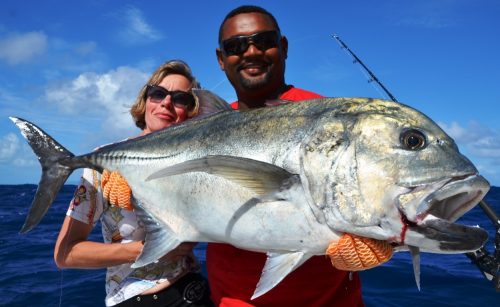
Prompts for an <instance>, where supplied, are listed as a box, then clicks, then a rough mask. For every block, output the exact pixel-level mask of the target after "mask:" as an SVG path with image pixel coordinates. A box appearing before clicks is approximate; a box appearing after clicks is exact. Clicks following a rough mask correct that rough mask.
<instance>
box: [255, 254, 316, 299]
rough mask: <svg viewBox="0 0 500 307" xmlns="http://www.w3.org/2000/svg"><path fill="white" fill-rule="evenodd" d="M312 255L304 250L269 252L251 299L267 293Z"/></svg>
mask: <svg viewBox="0 0 500 307" xmlns="http://www.w3.org/2000/svg"><path fill="white" fill-rule="evenodd" d="M311 257H312V255H310V254H304V253H303V252H295V253H276V252H274V253H271V252H269V253H267V260H266V264H265V265H264V268H263V269H262V274H261V276H260V280H259V282H258V283H257V287H256V288H255V292H254V293H253V295H252V298H251V299H252V300H253V299H255V298H257V297H259V296H261V295H263V294H265V293H267V292H268V291H269V290H271V289H272V288H274V287H275V286H276V285H277V284H279V283H280V282H281V281H282V280H283V279H284V278H285V277H286V276H287V275H288V274H290V273H291V272H292V271H293V270H295V269H296V268H298V267H299V266H300V265H302V264H303V263H304V262H305V261H306V260H307V259H309V258H311Z"/></svg>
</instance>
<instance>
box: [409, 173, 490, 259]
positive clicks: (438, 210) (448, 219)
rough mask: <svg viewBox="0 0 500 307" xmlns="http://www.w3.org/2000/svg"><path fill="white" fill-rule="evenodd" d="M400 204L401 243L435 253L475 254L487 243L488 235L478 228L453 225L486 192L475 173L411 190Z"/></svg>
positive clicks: (482, 179)
mask: <svg viewBox="0 0 500 307" xmlns="http://www.w3.org/2000/svg"><path fill="white" fill-rule="evenodd" d="M410 190H412V191H411V192H409V193H407V195H412V197H408V196H407V197H403V198H402V199H410V201H409V202H407V203H403V204H400V206H399V212H400V215H401V222H402V224H403V227H402V231H401V238H400V244H402V245H409V246H415V247H419V248H420V249H421V250H423V251H427V252H436V253H465V252H471V251H475V250H477V249H479V248H481V246H483V244H484V243H485V242H486V240H487V239H488V233H487V232H486V231H485V230H483V229H481V228H479V227H477V226H465V225H460V224H456V223H454V222H455V221H456V220H457V219H458V218H460V217H461V216H462V215H464V214H465V213H466V212H467V211H469V210H470V209H472V208H473V207H474V206H475V205H477V203H479V201H481V199H482V198H483V197H484V195H485V194H486V193H487V192H488V190H489V183H488V182H487V181H486V180H485V179H484V178H483V177H482V176H479V175H477V174H473V175H465V176H460V177H454V178H451V179H445V180H442V181H439V182H435V183H433V184H431V185H427V186H425V187H422V186H419V187H413V188H410Z"/></svg>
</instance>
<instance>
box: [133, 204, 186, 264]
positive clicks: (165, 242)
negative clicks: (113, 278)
mask: <svg viewBox="0 0 500 307" xmlns="http://www.w3.org/2000/svg"><path fill="white" fill-rule="evenodd" d="M132 197H133V196H132ZM133 201H134V210H135V212H136V215H137V218H138V219H139V220H140V221H141V222H142V223H143V225H144V228H145V231H146V238H145V239H144V247H143V248H142V252H141V254H140V255H139V257H137V259H136V260H135V262H134V263H133V264H132V265H131V267H132V268H139V267H142V266H145V265H147V264H150V263H153V262H155V261H157V260H158V259H160V258H161V257H163V256H164V255H166V254H168V253H169V252H170V251H172V250H173V249H174V248H176V247H177V246H178V245H179V244H181V242H182V241H181V240H179V238H178V236H177V234H176V233H175V232H173V231H172V230H171V229H170V227H168V226H167V225H166V224H165V223H163V222H161V221H160V220H158V219H157V218H155V217H154V216H153V215H151V214H149V213H147V212H146V211H145V210H144V209H143V208H142V206H141V204H140V202H139V201H137V199H135V198H134V199H133Z"/></svg>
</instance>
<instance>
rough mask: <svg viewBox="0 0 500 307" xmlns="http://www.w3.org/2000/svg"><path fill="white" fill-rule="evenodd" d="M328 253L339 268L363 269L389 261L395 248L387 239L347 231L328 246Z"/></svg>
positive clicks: (344, 269) (348, 269) (346, 269)
mask: <svg viewBox="0 0 500 307" xmlns="http://www.w3.org/2000/svg"><path fill="white" fill-rule="evenodd" d="M326 254H327V255H328V256H329V257H330V260H331V261H332V265H333V266H334V267H335V268H337V269H339V270H343V271H362V270H367V269H371V268H373V267H376V266H378V265H381V264H382V263H385V262H387V261H389V259H391V257H392V254H393V249H392V246H391V245H390V244H389V243H387V242H386V241H380V240H375V239H371V238H364V237H358V236H356V235H351V234H348V233H346V234H344V235H343V236H342V237H340V239H339V241H338V242H335V243H332V244H330V246H328V248H327V250H326Z"/></svg>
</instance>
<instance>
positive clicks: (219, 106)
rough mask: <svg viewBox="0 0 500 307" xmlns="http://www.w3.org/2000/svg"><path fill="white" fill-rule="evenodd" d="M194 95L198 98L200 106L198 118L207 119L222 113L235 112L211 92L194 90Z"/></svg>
mask: <svg viewBox="0 0 500 307" xmlns="http://www.w3.org/2000/svg"><path fill="white" fill-rule="evenodd" d="M193 94H194V95H195V96H196V100H197V101H198V105H199V109H198V114H197V115H196V118H199V117H205V116H208V115H211V114H214V113H219V112H222V111H233V112H234V111H235V110H233V108H231V106H230V105H229V104H228V103H227V102H226V101H225V100H224V99H222V98H221V97H219V96H217V95H216V94H214V93H212V92H210V91H207V90H202V89H193Z"/></svg>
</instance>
